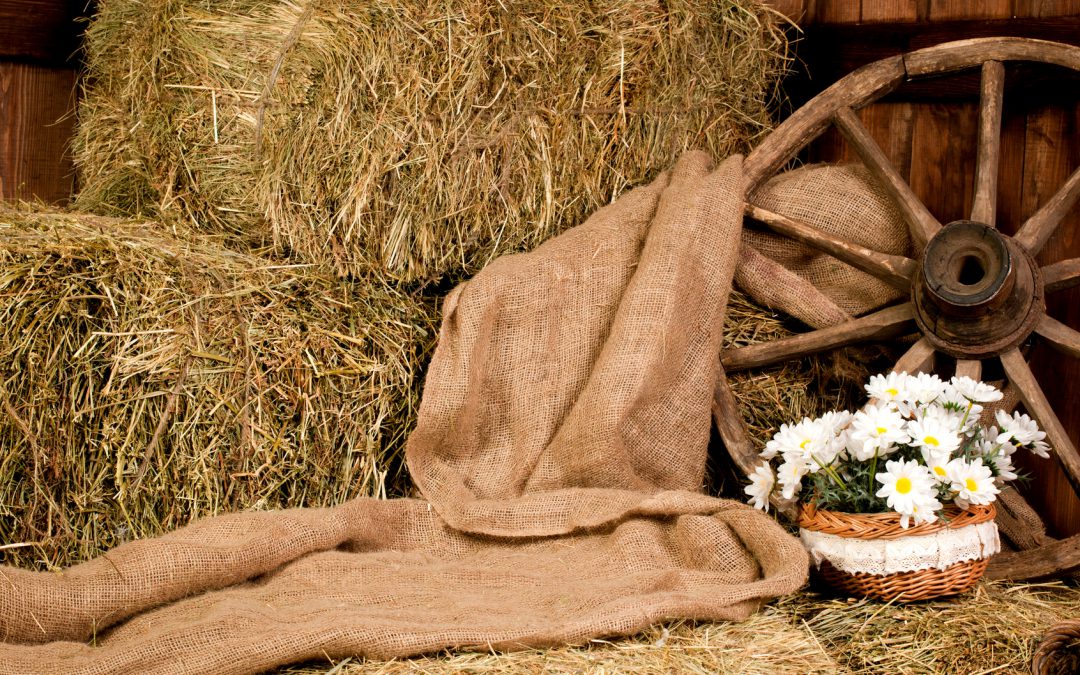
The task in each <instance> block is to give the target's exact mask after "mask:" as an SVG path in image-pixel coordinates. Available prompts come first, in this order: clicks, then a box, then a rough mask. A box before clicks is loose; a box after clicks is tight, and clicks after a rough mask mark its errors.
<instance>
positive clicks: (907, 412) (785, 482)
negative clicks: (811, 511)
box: [746, 373, 1049, 529]
mask: <svg viewBox="0 0 1080 675" xmlns="http://www.w3.org/2000/svg"><path fill="white" fill-rule="evenodd" d="M866 391H867V393H868V394H869V395H870V397H871V400H870V402H869V403H868V404H867V405H866V406H865V407H864V408H863V409H861V410H859V411H857V412H854V413H850V412H830V413H826V414H825V415H822V416H821V417H819V418H817V419H810V418H805V419H803V420H802V421H801V422H798V423H796V424H790V425H789V424H785V425H782V426H781V427H780V430H779V431H778V432H777V433H776V435H774V436H773V438H772V440H770V441H769V442H768V443H766V445H765V449H764V450H763V451H762V452H761V457H762V459H763V460H764V462H762V464H760V465H759V466H758V467H757V468H756V469H755V471H754V473H753V474H752V475H751V476H750V485H748V486H747V487H746V493H747V494H748V495H749V496H750V502H751V503H752V504H753V505H754V506H756V507H758V508H761V509H764V510H766V511H768V510H769V501H770V497H772V496H773V495H774V493H778V494H779V496H780V497H782V498H783V499H785V500H794V499H799V500H802V501H804V502H808V503H812V504H813V505H814V506H815V507H816V508H818V509H826V510H830V511H843V512H848V513H887V512H890V511H894V512H896V513H898V514H899V515H900V524H901V527H903V528H905V529H906V528H907V527H908V526H909V524H911V523H914V524H920V523H932V522H934V521H936V520H937V519H938V518H939V517H940V516H941V514H942V512H943V510H944V508H945V507H946V506H948V505H949V504H955V505H956V506H957V507H959V508H961V509H967V508H968V507H969V506H970V505H987V504H990V503H991V502H993V501H994V500H995V499H996V498H997V494H998V492H999V491H1000V489H1001V487H1002V486H1003V485H1004V484H1005V483H1006V482H1007V481H1010V480H1014V479H1016V478H1017V473H1016V470H1015V468H1014V467H1013V455H1014V453H1015V452H1016V451H1017V450H1019V449H1021V448H1022V449H1024V450H1026V451H1029V452H1032V453H1034V454H1036V455H1039V456H1041V457H1048V456H1049V455H1048V451H1049V446H1048V445H1047V444H1046V442H1045V441H1044V438H1045V437H1046V434H1045V433H1044V432H1043V431H1041V430H1039V427H1038V425H1037V424H1036V423H1035V422H1034V421H1033V420H1032V419H1031V418H1029V417H1028V416H1027V415H1024V414H1020V413H1013V414H1011V415H1010V414H1007V413H1005V412H1003V411H1000V410H999V411H997V413H996V414H995V415H994V417H993V421H992V423H991V424H989V425H985V426H984V425H982V424H980V419H981V417H982V413H983V406H984V404H987V403H993V402H995V401H998V400H1000V399H1001V397H1002V393H1001V392H1000V391H999V390H997V389H996V388H995V387H993V386H991V385H989V384H985V383H983V382H978V381H976V380H972V379H970V378H967V377H954V378H952V379H951V380H950V381H948V382H946V381H944V380H942V379H941V378H939V377H937V376H936V375H930V374H924V373H920V374H918V375H908V374H907V373H889V374H887V375H875V376H873V377H871V378H870V381H869V383H868V384H867V385H866ZM774 466H775V470H774Z"/></svg>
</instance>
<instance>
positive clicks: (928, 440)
mask: <svg viewBox="0 0 1080 675" xmlns="http://www.w3.org/2000/svg"><path fill="white" fill-rule="evenodd" d="M923 443H926V444H927V445H932V446H934V447H935V448H936V447H937V446H939V445H941V441H939V440H938V439H937V438H935V437H933V436H927V437H926V438H924V439H923Z"/></svg>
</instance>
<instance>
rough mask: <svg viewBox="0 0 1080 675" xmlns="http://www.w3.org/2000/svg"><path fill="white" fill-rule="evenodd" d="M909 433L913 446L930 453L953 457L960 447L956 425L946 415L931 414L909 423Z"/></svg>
mask: <svg viewBox="0 0 1080 675" xmlns="http://www.w3.org/2000/svg"><path fill="white" fill-rule="evenodd" d="M907 433H908V435H910V436H911V445H914V446H917V447H920V448H923V449H925V451H926V452H929V453H944V454H948V455H951V454H952V453H953V452H955V451H956V449H957V448H959V447H960V435H959V434H957V433H956V423H955V421H954V420H952V419H951V418H950V417H948V416H945V415H938V414H933V413H931V414H928V415H923V416H921V417H918V418H916V419H913V420H911V421H910V422H908V423H907Z"/></svg>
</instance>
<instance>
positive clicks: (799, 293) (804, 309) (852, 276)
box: [735, 164, 911, 328]
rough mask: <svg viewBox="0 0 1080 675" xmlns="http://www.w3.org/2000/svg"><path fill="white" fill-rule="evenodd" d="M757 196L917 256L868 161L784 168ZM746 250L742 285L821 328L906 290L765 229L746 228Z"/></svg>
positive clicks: (823, 226)
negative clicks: (911, 251)
mask: <svg viewBox="0 0 1080 675" xmlns="http://www.w3.org/2000/svg"><path fill="white" fill-rule="evenodd" d="M752 201H753V202H754V203H755V204H757V205H758V206H760V207H762V208H765V209H768V210H770V211H775V212H777V213H782V214H784V215H785V216H788V217H790V218H794V219H796V220H801V221H803V222H805V223H809V224H810V225H813V226H815V227H817V228H818V229H820V230H822V231H825V232H829V233H831V234H835V235H838V236H840V237H843V238H844V239H847V240H848V241H852V242H855V243H857V244H861V245H863V246H866V247H868V248H871V249H874V250H876V251H879V252H882V253H891V254H896V255H908V254H909V253H910V248H911V238H910V235H909V233H908V228H907V225H906V224H905V222H904V219H903V217H902V216H901V215H900V213H899V211H898V210H897V209H896V206H895V204H894V203H893V201H892V199H891V198H890V197H889V196H888V195H887V194H886V193H885V191H884V190H883V189H882V188H881V186H880V185H879V184H878V183H877V181H875V180H874V179H873V178H872V177H871V176H870V173H869V172H868V171H867V170H866V168H865V167H863V166H862V165H861V164H846V165H839V166H836V165H829V164H816V165H811V166H806V167H802V168H799V169H795V170H793V171H788V172H785V173H781V174H779V175H777V176H776V177H774V178H773V179H772V180H770V181H769V182H767V183H766V184H765V185H763V186H762V187H761V188H760V189H758V190H757V191H756V192H755V193H754V194H753V195H752ZM743 248H744V251H743V255H742V259H741V260H740V262H739V269H738V271H737V273H736V276H735V282H736V284H737V285H738V286H739V287H740V288H742V289H743V290H744V291H746V293H747V294H748V295H750V296H751V297H752V298H754V299H755V300H757V301H758V302H759V303H761V304H763V305H766V306H768V307H772V308H774V309H778V310H780V311H783V312H785V313H786V314H790V315H791V316H794V317H796V318H798V319H800V320H801V321H803V322H804V323H806V324H807V325H809V326H812V327H814V328H824V327H826V326H831V325H834V324H837V323H840V322H842V321H847V320H849V319H851V318H852V317H853V316H859V315H861V314H865V313H866V312H869V311H871V310H874V309H877V308H879V307H882V306H884V305H886V304H888V303H889V302H891V301H893V300H895V299H897V298H898V297H900V295H901V294H902V293H901V291H899V290H897V289H896V288H894V287H892V286H890V285H888V284H886V283H885V282H883V281H881V280H879V279H877V278H875V277H872V276H870V275H869V274H866V273H865V272H860V271H859V270H857V269H855V268H854V267H852V266H850V265H848V264H847V263H844V262H841V261H839V260H837V259H836V258H834V257H832V256H830V255H827V254H824V253H821V252H820V251H817V250H816V249H813V248H810V247H808V246H804V245H801V244H796V243H794V242H792V241H791V240H790V239H786V238H784V237H780V236H777V235H775V234H771V233H769V232H767V231H765V230H764V229H763V228H761V229H755V228H747V229H746V230H744V231H743Z"/></svg>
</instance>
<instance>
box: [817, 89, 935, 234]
mask: <svg viewBox="0 0 1080 675" xmlns="http://www.w3.org/2000/svg"><path fill="white" fill-rule="evenodd" d="M833 121H834V122H835V124H836V126H837V127H838V128H839V129H840V133H842V134H843V135H844V138H845V139H846V140H847V141H848V143H849V144H850V145H851V146H852V147H853V149H854V150H855V152H856V153H857V154H858V155H859V158H860V159H861V160H862V161H863V164H864V165H865V166H866V168H867V169H869V170H870V173H871V174H873V176H874V178H875V179H877V182H878V184H879V185H881V186H882V187H883V188H885V190H886V192H887V193H888V194H889V196H890V197H892V200H893V202H895V204H896V206H897V207H898V208H899V209H900V213H901V214H903V216H904V220H905V221H906V222H907V224H908V231H909V232H910V233H911V239H912V242H913V243H914V245H915V249H916V250H919V251H921V250H922V249H923V248H924V247H925V246H926V242H928V241H930V239H931V237H933V236H934V235H935V234H936V233H937V231H938V230H940V229H941V223H939V222H938V221H937V219H935V217H934V215H933V214H932V213H931V212H930V211H929V210H927V208H926V206H925V204H924V203H923V202H922V201H921V200H920V199H919V197H918V196H917V195H916V194H915V193H914V192H913V191H912V189H911V186H910V185H908V184H907V182H906V181H905V180H904V178H903V176H901V175H900V173H899V171H898V170H897V169H896V167H895V166H893V165H892V163H891V162H890V161H889V158H888V157H886V155H885V152H884V151H883V150H882V149H881V147H880V146H878V144H877V142H876V141H875V140H874V139H873V137H872V136H871V135H870V132H869V131H867V129H866V127H865V126H864V125H863V123H862V121H861V120H860V119H859V118H858V117H856V116H855V114H854V113H853V112H852V111H851V109H850V108H840V109H839V110H838V111H837V112H836V115H835V116H834V118H833Z"/></svg>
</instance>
